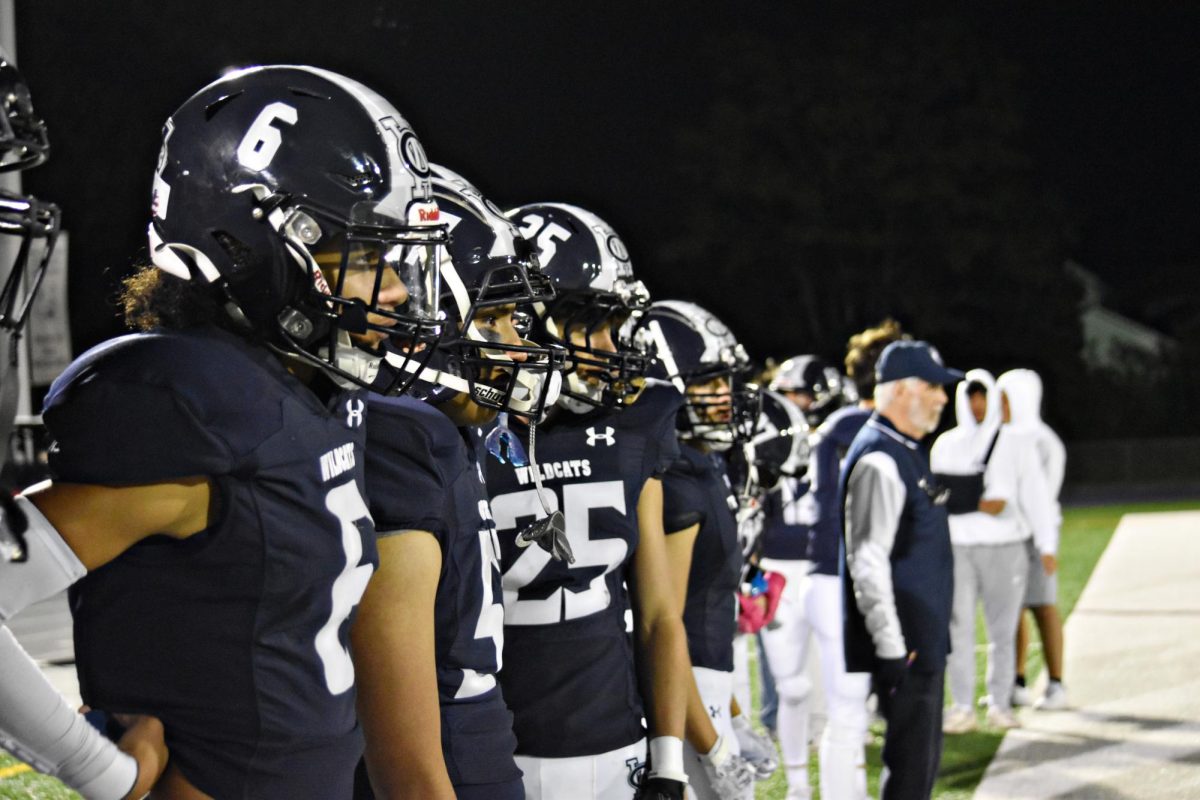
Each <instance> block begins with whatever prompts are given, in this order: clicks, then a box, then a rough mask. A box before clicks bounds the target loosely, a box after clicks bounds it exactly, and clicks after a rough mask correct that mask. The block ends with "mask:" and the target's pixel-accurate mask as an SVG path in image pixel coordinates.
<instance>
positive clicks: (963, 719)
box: [942, 706, 979, 735]
mask: <svg viewBox="0 0 1200 800" xmlns="http://www.w3.org/2000/svg"><path fill="white" fill-rule="evenodd" d="M977 727H979V723H978V722H977V721H976V720H975V711H974V710H973V709H970V708H966V707H964V706H951V707H950V710H949V711H947V712H946V715H945V716H944V717H943V718H942V733H946V734H950V735H954V734H958V733H970V732H971V731H973V730H975V729H976V728H977Z"/></svg>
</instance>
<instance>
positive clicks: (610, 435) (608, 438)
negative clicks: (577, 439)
mask: <svg viewBox="0 0 1200 800" xmlns="http://www.w3.org/2000/svg"><path fill="white" fill-rule="evenodd" d="M616 432H617V431H616V429H615V428H614V427H612V426H611V425H605V426H604V433H596V429H595V428H588V429H587V443H588V447H595V446H596V442H604V444H605V445H606V446H608V447H612V446H613V445H614V444H616V443H617V437H616Z"/></svg>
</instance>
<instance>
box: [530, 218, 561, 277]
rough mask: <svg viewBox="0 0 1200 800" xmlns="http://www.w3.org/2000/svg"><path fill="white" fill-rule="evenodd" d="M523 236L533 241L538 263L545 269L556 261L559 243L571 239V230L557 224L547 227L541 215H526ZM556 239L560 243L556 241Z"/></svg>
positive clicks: (553, 223)
mask: <svg viewBox="0 0 1200 800" xmlns="http://www.w3.org/2000/svg"><path fill="white" fill-rule="evenodd" d="M535 234H536V235H535ZM521 235H522V236H524V237H525V238H526V239H532V240H533V242H534V246H536V247H537V251H538V261H540V262H541V264H542V266H543V267H544V266H546V265H547V264H549V263H550V262H551V261H553V260H554V254H555V253H556V252H557V251H558V242H565V241H566V240H567V239H570V238H571V232H570V231H569V230H567V229H566V228H564V227H563V226H562V225H559V224H558V223H557V222H551V223H550V224H548V225H547V224H546V220H545V218H544V217H542V216H541V215H540V214H526V215H525V224H524V225H522V226H521ZM556 239H557V240H558V241H555V240H556Z"/></svg>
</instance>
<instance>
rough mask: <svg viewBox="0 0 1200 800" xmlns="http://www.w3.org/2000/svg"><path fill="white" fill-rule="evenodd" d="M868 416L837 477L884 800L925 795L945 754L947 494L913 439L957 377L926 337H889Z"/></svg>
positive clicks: (850, 609) (857, 661)
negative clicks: (879, 721) (873, 698)
mask: <svg viewBox="0 0 1200 800" xmlns="http://www.w3.org/2000/svg"><path fill="white" fill-rule="evenodd" d="M875 372H876V386H875V413H874V414H873V415H872V416H871V418H870V419H869V420H868V421H867V424H866V425H865V426H863V428H862V430H861V431H859V433H858V435H857V436H856V437H855V439H854V442H853V443H852V444H851V445H850V450H849V451H848V452H847V454H846V460H845V463H844V465H843V467H842V474H841V487H840V490H841V499H842V504H843V509H844V512H845V513H844V515H843V519H844V530H843V537H842V547H841V574H842V586H843V599H844V609H843V611H844V614H845V647H846V669H847V670H848V671H850V672H870V673H872V677H873V679H874V684H875V690H876V694H877V695H878V697H879V703H880V710H881V712H882V713H883V716H884V718H885V719H886V720H887V736H886V738H885V740H884V745H883V766H884V772H883V779H882V791H881V796H882V798H883V800H897V799H898V798H904V799H905V800H909V799H910V798H912V799H914V800H915V799H917V798H927V797H929V795H930V793H931V791H932V790H933V781H934V778H936V776H937V769H938V763H939V762H940V760H941V754H942V691H943V689H942V683H943V676H944V673H945V669H946V653H947V652H948V650H949V645H950V634H949V626H950V607H951V601H952V599H953V594H954V557H953V554H952V551H951V549H950V530H949V526H948V525H947V522H946V510H945V507H944V503H945V500H946V497H945V494H946V493H945V492H944V491H942V490H941V489H940V488H939V487H938V486H937V484H936V483H935V482H934V479H933V475H932V474H931V473H930V471H929V458H928V455H927V452H926V449H925V448H924V447H923V446H922V445H921V440H922V439H923V438H925V436H927V435H928V434H930V433H932V432H933V430H934V429H935V428H936V427H937V425H938V420H939V419H940V418H941V414H942V408H943V407H944V406H945V405H946V391H945V389H944V388H943V387H944V385H946V384H951V383H954V382H955V381H958V380H960V379H962V377H963V374H962V373H961V372H958V371H957V370H951V369H946V367H945V366H943V365H942V362H941V358H940V357H939V356H938V354H937V351H936V350H934V349H933V348H932V347H931V346H930V345H929V344H928V343H926V342H918V341H900V342H893V343H892V344H890V345H888V346H887V348H886V349H885V350H884V351H883V353H882V354H881V355H880V357H879V362H878V364H877V365H876V368H875Z"/></svg>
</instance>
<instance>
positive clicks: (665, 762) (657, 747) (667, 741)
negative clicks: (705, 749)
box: [650, 736, 687, 783]
mask: <svg viewBox="0 0 1200 800" xmlns="http://www.w3.org/2000/svg"><path fill="white" fill-rule="evenodd" d="M650 774H651V775H652V776H654V777H656V778H666V779H667V780H671V781H679V782H680V783H687V773H686V772H685V771H684V769H683V740H682V739H680V738H678V737H675V736H655V737H654V738H653V739H651V740H650Z"/></svg>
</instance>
